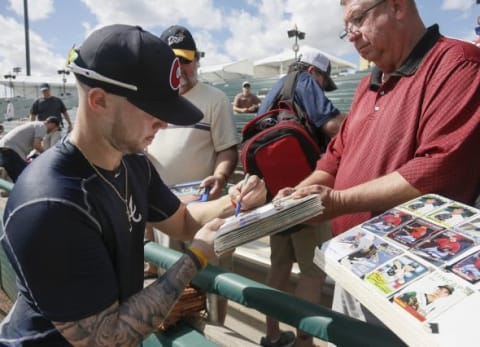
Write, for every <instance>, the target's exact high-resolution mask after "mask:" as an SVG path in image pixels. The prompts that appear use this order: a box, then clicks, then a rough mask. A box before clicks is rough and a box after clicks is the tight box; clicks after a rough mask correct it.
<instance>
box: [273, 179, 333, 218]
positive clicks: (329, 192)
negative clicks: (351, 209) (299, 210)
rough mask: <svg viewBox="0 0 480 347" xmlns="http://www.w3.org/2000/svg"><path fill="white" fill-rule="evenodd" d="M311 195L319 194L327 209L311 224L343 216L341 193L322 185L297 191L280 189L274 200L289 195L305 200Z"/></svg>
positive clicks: (289, 188)
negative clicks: (305, 197)
mask: <svg viewBox="0 0 480 347" xmlns="http://www.w3.org/2000/svg"><path fill="white" fill-rule="evenodd" d="M310 194H319V195H320V197H321V199H322V205H323V206H324V207H325V209H324V210H323V213H322V214H321V215H318V216H317V217H315V218H313V219H311V220H310V221H309V222H312V223H319V222H323V221H326V220H329V219H332V218H334V217H337V216H339V215H341V214H343V212H342V209H341V204H340V201H341V200H340V192H339V191H337V190H333V189H332V188H330V187H327V186H322V185H320V184H314V185H311V186H306V187H301V188H297V189H295V188H292V187H286V188H283V189H280V190H279V191H278V193H277V195H275V198H274V199H273V200H276V199H280V198H283V197H285V196H289V195H292V197H293V198H303V197H304V196H307V195H310Z"/></svg>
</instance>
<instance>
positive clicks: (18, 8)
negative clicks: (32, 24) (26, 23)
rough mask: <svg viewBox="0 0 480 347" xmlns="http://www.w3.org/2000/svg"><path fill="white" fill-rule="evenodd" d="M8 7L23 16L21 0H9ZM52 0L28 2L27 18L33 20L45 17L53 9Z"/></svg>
mask: <svg viewBox="0 0 480 347" xmlns="http://www.w3.org/2000/svg"><path fill="white" fill-rule="evenodd" d="M9 4H10V6H9V7H10V9H11V10H13V11H14V12H15V13H16V14H17V15H19V16H21V17H23V0H9ZM54 10H55V9H54V7H53V0H34V1H29V2H28V18H29V20H32V21H35V20H40V19H46V18H48V16H49V15H50V14H51V13H52V12H53V11H54Z"/></svg>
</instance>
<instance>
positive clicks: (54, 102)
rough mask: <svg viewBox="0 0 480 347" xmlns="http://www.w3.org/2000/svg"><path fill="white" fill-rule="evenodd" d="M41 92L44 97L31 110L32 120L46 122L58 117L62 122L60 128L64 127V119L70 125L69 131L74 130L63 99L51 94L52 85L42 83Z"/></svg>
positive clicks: (36, 101)
mask: <svg viewBox="0 0 480 347" xmlns="http://www.w3.org/2000/svg"><path fill="white" fill-rule="evenodd" d="M40 91H41V92H42V94H43V97H41V98H39V99H37V100H35V102H34V103H33V105H32V107H31V109H30V120H32V121H33V120H40V121H44V120H45V119H47V118H48V117H50V116H52V117H56V118H58V121H59V122H60V126H62V127H63V119H62V115H63V118H65V121H66V122H67V124H68V128H67V131H68V132H70V131H71V130H72V121H71V120H70V116H69V114H68V111H67V108H66V107H65V104H64V103H63V101H62V99H60V98H57V97H56V96H53V95H52V94H51V93H50V85H49V84H48V83H42V84H41V85H40Z"/></svg>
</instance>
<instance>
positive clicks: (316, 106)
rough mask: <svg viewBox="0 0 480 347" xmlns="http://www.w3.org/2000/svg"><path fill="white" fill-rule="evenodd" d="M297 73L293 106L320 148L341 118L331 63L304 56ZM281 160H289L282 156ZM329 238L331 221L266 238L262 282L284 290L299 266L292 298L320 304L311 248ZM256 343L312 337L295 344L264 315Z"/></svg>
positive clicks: (271, 97)
mask: <svg viewBox="0 0 480 347" xmlns="http://www.w3.org/2000/svg"><path fill="white" fill-rule="evenodd" d="M294 71H299V72H298V76H297V84H296V87H295V91H294V100H295V102H296V103H297V104H298V105H299V106H300V107H301V108H302V110H304V111H305V113H306V114H307V116H308V117H309V118H310V120H311V121H312V123H313V124H314V125H315V127H316V128H317V131H318V133H319V134H321V136H319V137H320V138H321V139H323V141H322V143H321V144H319V146H320V147H321V148H323V147H324V146H325V143H326V142H328V141H329V140H330V138H331V137H333V136H335V134H336V133H337V131H338V129H339V128H340V124H341V122H342V121H343V119H344V115H343V114H341V113H340V111H339V110H338V109H337V108H336V107H335V106H334V105H333V104H332V102H331V101H330V100H329V99H328V98H327V96H326V95H325V91H332V90H335V89H336V88H337V87H336V85H335V83H334V82H333V80H332V79H331V77H330V71H331V64H330V60H329V59H328V58H327V57H326V56H324V55H323V54H322V53H321V52H320V51H318V50H311V51H307V52H304V53H303V54H302V55H301V57H300V59H299V61H297V62H295V63H294V64H292V65H291V66H290V68H289V73H294ZM284 83H285V77H283V78H282V79H280V80H279V81H278V82H277V83H276V84H275V85H274V86H273V88H272V90H271V91H270V92H269V93H268V94H267V95H266V97H265V99H264V100H263V102H262V104H261V106H260V109H259V110H258V114H263V113H265V112H267V110H269V109H270V107H271V105H272V104H273V103H274V101H275V98H276V96H277V94H278V93H279V92H280V90H281V88H282V87H283V85H284ZM285 160H288V158H286V159H285ZM330 237H331V233H330V225H329V223H323V224H322V225H319V226H308V225H301V226H296V227H295V228H293V229H291V230H289V231H286V232H282V233H278V234H275V235H272V236H270V249H271V254H270V263H271V266H270V269H269V271H268V276H267V280H266V283H267V285H269V286H272V287H274V288H277V289H280V290H286V288H287V285H288V281H289V278H290V274H291V271H292V266H293V264H294V263H298V266H299V268H300V278H299V281H298V283H297V286H296V288H295V293H294V294H295V295H296V296H298V297H300V298H302V299H305V300H308V301H310V302H313V303H316V304H318V303H320V301H321V289H322V286H323V283H324V280H325V274H324V273H323V272H322V271H321V270H320V269H319V268H318V266H316V265H315V264H314V262H313V256H314V251H315V247H316V246H317V245H319V244H321V243H322V242H323V241H325V240H327V239H329V238H330ZM260 344H261V345H262V346H264V347H279V346H293V344H295V346H297V347H309V346H313V337H312V336H310V335H307V334H305V333H303V332H302V331H300V330H297V340H296V342H295V334H294V333H293V332H291V331H280V326H279V322H278V321H277V320H275V319H273V318H271V317H268V316H267V325H266V336H265V337H262V339H261V341H260Z"/></svg>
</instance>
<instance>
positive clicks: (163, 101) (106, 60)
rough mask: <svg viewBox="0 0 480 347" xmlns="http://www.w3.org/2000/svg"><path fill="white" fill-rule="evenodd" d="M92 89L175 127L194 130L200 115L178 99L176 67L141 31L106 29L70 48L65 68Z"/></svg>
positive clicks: (172, 56)
mask: <svg viewBox="0 0 480 347" xmlns="http://www.w3.org/2000/svg"><path fill="white" fill-rule="evenodd" d="M67 66H68V67H69V68H70V69H71V70H72V71H73V73H74V74H75V77H76V78H77V79H78V80H79V81H80V82H82V83H84V84H86V85H88V86H90V87H100V88H102V89H104V90H105V91H107V92H109V93H112V94H116V95H120V96H124V97H126V98H127V100H128V101H129V102H131V103H132V104H134V105H135V106H137V107H138V108H140V109H142V110H143V111H145V112H147V113H149V114H151V115H152V116H154V117H156V118H158V119H161V120H163V121H165V122H168V123H171V124H177V125H190V124H195V123H197V122H198V121H200V119H202V118H203V114H202V112H201V111H200V110H199V109H198V108H196V107H195V106H194V105H193V104H192V103H191V102H189V101H188V100H187V99H185V98H184V97H183V96H181V95H179V88H180V76H181V72H180V62H179V60H178V58H177V57H176V56H175V54H174V53H173V51H172V50H171V48H170V47H169V46H168V45H167V44H165V43H164V42H163V41H162V40H161V39H160V38H159V37H157V36H155V35H153V34H151V33H150V32H148V31H145V30H143V29H142V28H141V27H139V26H130V25H123V24H114V25H108V26H105V27H103V28H100V29H98V30H96V31H94V32H93V33H92V34H90V36H88V37H87V39H86V40H85V41H84V42H83V44H82V45H81V46H80V48H78V49H75V48H73V49H72V51H71V52H70V54H69V57H68V65H67Z"/></svg>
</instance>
